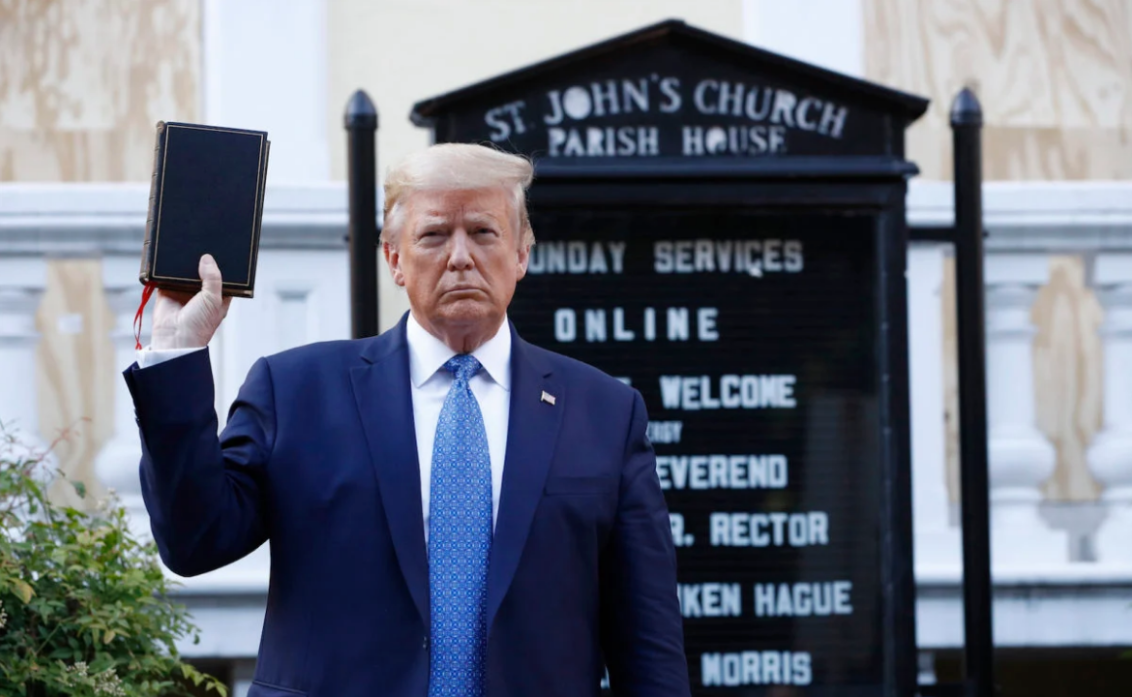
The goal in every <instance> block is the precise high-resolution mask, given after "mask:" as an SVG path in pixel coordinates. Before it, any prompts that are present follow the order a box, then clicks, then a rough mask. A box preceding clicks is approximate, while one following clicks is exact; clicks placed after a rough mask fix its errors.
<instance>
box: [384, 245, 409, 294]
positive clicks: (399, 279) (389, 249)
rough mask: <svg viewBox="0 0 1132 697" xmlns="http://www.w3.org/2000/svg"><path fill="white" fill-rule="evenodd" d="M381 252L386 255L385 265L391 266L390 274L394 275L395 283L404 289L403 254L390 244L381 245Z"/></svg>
mask: <svg viewBox="0 0 1132 697" xmlns="http://www.w3.org/2000/svg"><path fill="white" fill-rule="evenodd" d="M381 251H382V252H384V253H385V263H386V264H387V265H388V266H389V273H391V274H392V275H393V282H394V283H396V284H397V285H399V286H402V287H404V285H405V273H404V272H403V271H402V270H401V253H400V252H398V251H397V248H396V247H394V246H393V245H392V244H390V243H388V242H382V243H381Z"/></svg>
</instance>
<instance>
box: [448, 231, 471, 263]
mask: <svg viewBox="0 0 1132 697" xmlns="http://www.w3.org/2000/svg"><path fill="white" fill-rule="evenodd" d="M448 244H449V250H448V268H449V269H451V270H453V271H464V270H467V269H470V268H472V266H474V265H475V262H474V261H473V260H472V250H471V238H470V237H469V236H468V232H467V230H464V229H460V230H456V231H455V232H453V233H452V236H451V237H449V238H448Z"/></svg>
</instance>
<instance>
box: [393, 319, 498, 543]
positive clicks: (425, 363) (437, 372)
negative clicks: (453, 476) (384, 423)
mask: <svg viewBox="0 0 1132 697" xmlns="http://www.w3.org/2000/svg"><path fill="white" fill-rule="evenodd" d="M406 334H407V339H408V342H409V381H410V382H411V383H412V391H413V424H414V427H415V429H416V432H417V458H418V459H419V460H420V467H421V509H422V510H423V511H424V524H425V540H428V508H429V506H428V504H429V491H430V487H431V484H432V446H433V443H434V442H435V441H436V425H437V423H439V422H440V410H441V408H442V407H443V406H444V399H445V398H446V397H447V396H448V390H449V389H450V388H451V387H452V383H453V381H454V380H455V378H454V377H453V376H452V373H450V372H448V371H447V370H445V369H444V364H445V363H447V362H448V359H449V358H451V357H453V356H455V355H456V352H455V351H453V350H452V349H450V348H449V347H448V345H447V344H445V343H444V342H443V341H441V340H440V339H437V338H436V337H435V336H433V335H432V334H429V333H428V332H427V331H425V328H424V327H422V326H421V325H420V324H418V323H417V320H416V319H415V318H414V317H413V315H412V313H410V314H409V322H408V331H407V332H406ZM472 355H473V356H474V357H475V358H476V360H478V361H479V362H480V365H482V366H483V370H481V371H480V372H479V373H477V374H476V376H475V377H474V378H472V380H471V388H472V394H474V395H475V396H476V401H477V402H479V405H480V413H481V414H483V426H484V429H486V430H487V450H488V454H489V456H490V457H491V520H492V524H493V526H494V523H495V521H496V520H497V519H498V517H499V491H500V489H501V488H502V486H503V458H504V454H505V453H506V451H507V423H508V419H509V418H510V416H511V330H510V327H509V325H508V323H507V320H506V319H504V320H503V324H502V325H500V327H499V331H497V332H496V333H495V336H493V337H492V338H490V339H488V340H487V341H486V342H484V344H483V345H482V346H480V347H479V348H478V349H476V350H475V351H472Z"/></svg>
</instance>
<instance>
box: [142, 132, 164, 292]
mask: <svg viewBox="0 0 1132 697" xmlns="http://www.w3.org/2000/svg"><path fill="white" fill-rule="evenodd" d="M164 154H165V122H164V121H159V122H158V123H157V139H156V143H155V144H154V146H153V176H152V177H151V178H150V180H149V209H148V212H147V213H146V218H145V240H144V241H143V242H142V255H141V270H140V271H139V272H138V280H140V281H141V282H142V283H147V282H149V280H150V278H152V276H153V261H154V259H153V252H154V247H155V244H154V236H155V235H156V233H157V224H158V215H157V203H158V199H159V196H158V193H159V192H160V191H161V185H162V177H161V161H162V159H163V158H162V156H163V155H164Z"/></svg>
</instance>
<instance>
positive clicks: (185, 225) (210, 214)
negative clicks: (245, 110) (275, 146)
mask: <svg viewBox="0 0 1132 697" xmlns="http://www.w3.org/2000/svg"><path fill="white" fill-rule="evenodd" d="M270 147H271V142H270V141H268V139H267V133H266V132H264V131H249V130H243V129H236V128H220V127H216V126H203V125H198V124H190V123H173V122H168V123H167V122H164V121H162V122H159V123H158V124H157V144H156V146H155V147H154V158H153V178H152V180H151V181H150V193H149V213H148V216H147V218H146V225H145V241H144V242H143V244H142V260H141V271H140V273H139V274H138V278H139V280H140V281H141V282H142V283H143V284H145V285H146V286H147V287H157V288H162V289H166V290H175V291H188V292H196V291H198V290H200V287H201V281H200V276H199V274H198V272H197V266H198V264H199V263H200V258H201V256H203V255H204V254H211V255H212V256H213V258H214V259H216V264H217V266H219V267H220V273H221V274H223V276H224V289H223V293H224V295H231V296H236V297H241V298H250V297H252V296H253V295H254V292H255V269H256V259H257V257H258V256H259V235H260V222H261V219H262V217H263V195H264V189H265V185H266V181H267V158H268V152H269V150H270Z"/></svg>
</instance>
